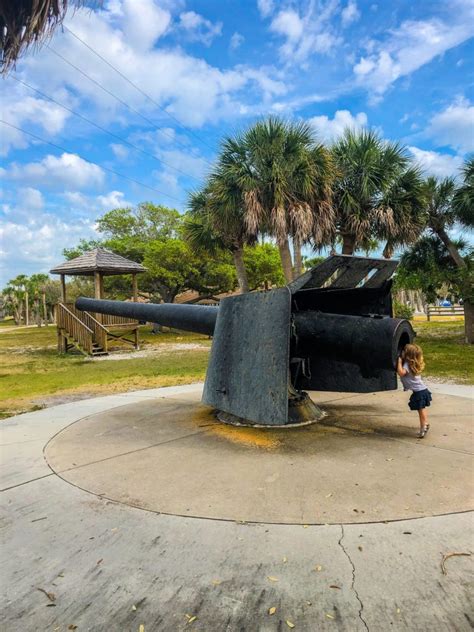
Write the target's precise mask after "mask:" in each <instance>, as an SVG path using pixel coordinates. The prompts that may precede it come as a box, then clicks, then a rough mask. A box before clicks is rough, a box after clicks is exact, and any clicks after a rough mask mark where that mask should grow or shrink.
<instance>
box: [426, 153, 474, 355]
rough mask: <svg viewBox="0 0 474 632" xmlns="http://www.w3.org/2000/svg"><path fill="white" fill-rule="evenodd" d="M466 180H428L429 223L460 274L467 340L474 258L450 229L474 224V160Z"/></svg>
mask: <svg viewBox="0 0 474 632" xmlns="http://www.w3.org/2000/svg"><path fill="white" fill-rule="evenodd" d="M463 174H464V183H463V184H462V185H461V187H459V189H456V182H455V180H454V178H444V179H443V180H437V179H436V178H434V177H429V178H427V180H426V181H425V184H424V193H425V201H426V223H427V226H428V228H429V229H430V230H431V231H432V232H433V233H434V234H435V235H437V236H438V237H439V239H440V240H441V241H442V242H443V244H444V246H445V247H446V249H447V251H448V252H449V254H450V256H451V259H452V260H453V261H454V263H455V264H456V266H457V268H458V270H459V275H460V284H459V285H460V288H461V291H462V294H463V299H464V324H465V325H464V326H465V333H466V341H467V342H469V343H471V344H472V343H473V342H474V331H473V329H474V278H473V277H474V274H473V270H472V264H471V263H472V262H471V263H470V259H469V258H468V259H467V260H466V259H465V258H464V257H463V256H462V255H461V253H460V252H459V247H458V246H457V244H456V243H455V242H454V241H453V240H452V239H451V237H450V236H449V233H448V230H449V229H450V228H452V227H453V226H454V225H455V224H456V223H458V224H460V225H461V226H464V227H466V228H472V227H473V226H474V212H473V208H474V207H473V206H472V205H471V202H472V160H468V161H467V163H466V165H465V166H464V169H463Z"/></svg>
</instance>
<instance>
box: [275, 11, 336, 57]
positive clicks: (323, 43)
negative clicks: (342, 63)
mask: <svg viewBox="0 0 474 632" xmlns="http://www.w3.org/2000/svg"><path fill="white" fill-rule="evenodd" d="M337 7H338V1H337V0H329V1H328V2H327V3H326V4H325V5H324V7H323V8H321V7H319V6H318V10H319V12H318V13H316V6H315V4H314V3H310V5H309V8H308V10H307V12H306V13H305V14H304V15H302V14H300V13H298V12H297V11H296V10H295V9H293V8H288V9H283V10H281V11H279V12H278V13H277V14H276V15H275V17H274V18H273V20H272V22H271V24H270V30H271V31H273V32H274V33H276V34H277V35H281V36H282V37H284V38H285V42H284V43H283V44H282V46H281V47H280V54H281V56H282V57H283V58H284V59H285V60H287V61H288V62H304V61H305V60H306V59H307V58H308V57H309V56H310V55H311V54H313V53H321V54H327V53H329V52H330V51H331V50H332V49H333V48H335V46H336V45H338V44H340V43H341V38H339V37H338V36H336V34H335V33H334V31H333V28H332V26H331V18H332V17H333V16H334V14H335V13H336V10H337Z"/></svg>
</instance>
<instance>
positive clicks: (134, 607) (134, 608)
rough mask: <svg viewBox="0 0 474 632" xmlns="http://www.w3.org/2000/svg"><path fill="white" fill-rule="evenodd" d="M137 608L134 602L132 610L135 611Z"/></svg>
mask: <svg viewBox="0 0 474 632" xmlns="http://www.w3.org/2000/svg"><path fill="white" fill-rule="evenodd" d="M136 609H137V607H136V606H135V604H134V605H133V606H132V610H133V611H134V612H135V610H136Z"/></svg>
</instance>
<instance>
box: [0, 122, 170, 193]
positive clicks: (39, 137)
mask: <svg viewBox="0 0 474 632" xmlns="http://www.w3.org/2000/svg"><path fill="white" fill-rule="evenodd" d="M0 123H3V124H4V125H8V127H12V128H13V129H16V130H18V131H19V132H22V133H23V134H27V135H28V136H31V137H32V138H35V139H36V140H39V141H40V142H42V143H45V144H46V145H51V147H54V148H55V149H59V150H60V151H64V152H66V153H68V154H70V153H72V152H70V151H69V149H66V148H65V147H61V145H56V143H52V142H51V141H49V140H45V139H44V138H41V136H37V135H36V134H33V133H32V132H27V131H26V130H25V129H22V128H21V127H17V126H16V125H13V124H12V123H9V122H8V121H4V120H3V119H0ZM73 153H75V154H76V156H78V157H79V158H81V160H84V162H87V163H89V164H90V165H94V166H96V167H99V168H100V169H103V170H104V171H108V172H109V173H112V174H113V175H114V176H117V177H119V178H123V179H124V180H129V181H130V182H133V183H134V184H138V185H139V186H141V187H144V188H145V189H150V191H154V192H155V193H159V194H160V195H165V196H166V197H168V198H170V199H171V200H174V201H175V202H179V203H180V204H182V201H181V200H179V199H178V198H176V197H174V196H173V195H170V194H169V193H165V192H164V191H160V190H159V189H156V188H155V187H152V186H150V185H149V184H145V183H144V182H140V181H139V180H135V179H134V178H130V176H125V175H124V174H123V173H118V172H117V171H114V170H113V169H109V168H108V167H104V166H103V165H97V163H95V162H93V161H92V160H88V159H87V158H84V157H83V156H81V155H80V154H78V153H77V152H73Z"/></svg>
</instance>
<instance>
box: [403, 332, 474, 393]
mask: <svg viewBox="0 0 474 632" xmlns="http://www.w3.org/2000/svg"><path fill="white" fill-rule="evenodd" d="M413 328H414V329H415V331H416V333H417V337H416V340H415V342H416V343H417V344H419V345H420V347H421V348H422V349H423V354H424V356H425V362H426V369H425V372H424V374H425V375H426V376H428V377H435V378H439V379H440V380H446V381H454V382H458V383H464V384H474V347H473V346H472V345H466V344H465V343H464V323H463V322H430V323H428V322H414V323H413Z"/></svg>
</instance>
